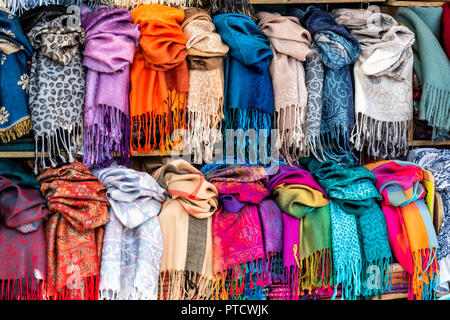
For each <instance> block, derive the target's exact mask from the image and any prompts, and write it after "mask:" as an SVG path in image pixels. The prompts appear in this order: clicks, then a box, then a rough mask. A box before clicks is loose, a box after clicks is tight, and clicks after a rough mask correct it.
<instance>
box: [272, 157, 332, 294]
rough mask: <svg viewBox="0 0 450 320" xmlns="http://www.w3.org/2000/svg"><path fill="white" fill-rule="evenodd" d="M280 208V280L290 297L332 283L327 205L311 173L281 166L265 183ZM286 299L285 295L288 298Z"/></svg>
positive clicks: (324, 196) (328, 210)
mask: <svg viewBox="0 0 450 320" xmlns="http://www.w3.org/2000/svg"><path fill="white" fill-rule="evenodd" d="M267 187H268V188H269V189H270V191H271V193H272V195H273V197H274V198H275V201H276V202H277V204H278V205H279V206H280V208H281V210H282V211H283V221H284V248H283V266H284V272H285V278H287V279H284V283H288V284H289V286H290V287H291V292H292V293H291V298H292V299H298V297H299V294H300V292H301V291H303V290H308V291H310V292H312V291H313V289H316V288H323V289H325V288H328V287H329V286H332V285H333V274H332V270H333V264H332V255H331V219H330V207H329V201H328V200H327V197H326V194H325V192H324V191H323V190H322V188H321V187H320V186H319V184H318V183H317V182H316V181H315V180H314V178H313V177H312V175H311V173H309V172H308V171H306V170H304V169H303V168H301V167H291V166H286V165H281V166H280V167H279V171H278V173H277V174H275V175H274V176H272V177H271V178H270V181H269V184H268V186H267ZM288 299H289V297H288Z"/></svg>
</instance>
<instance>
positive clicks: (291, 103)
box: [257, 11, 312, 163]
mask: <svg viewBox="0 0 450 320" xmlns="http://www.w3.org/2000/svg"><path fill="white" fill-rule="evenodd" d="M257 17H258V19H259V22H258V27H259V29H260V30H261V32H262V33H263V34H264V35H265V36H266V37H267V38H268V39H269V41H270V45H271V47H272V50H273V52H274V57H273V59H272V61H271V63H270V75H271V77H272V85H273V95H274V100H275V128H277V129H278V130H279V139H280V144H281V152H280V153H281V156H282V157H283V158H284V159H285V160H286V161H287V162H288V163H295V162H297V159H298V158H299V157H300V156H305V155H308V152H307V146H306V132H305V131H306V104H307V99H308V91H307V90H306V85H305V70H304V68H303V65H302V62H303V61H305V60H306V58H307V57H308V56H309V55H311V54H312V51H311V49H309V46H310V44H311V36H310V34H309V32H308V31H307V30H306V29H304V28H303V27H302V26H301V25H300V22H299V21H298V18H297V17H286V16H281V15H280V14H279V13H269V12H264V11H261V12H258V13H257Z"/></svg>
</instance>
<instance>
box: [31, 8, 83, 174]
mask: <svg viewBox="0 0 450 320" xmlns="http://www.w3.org/2000/svg"><path fill="white" fill-rule="evenodd" d="M41 10H45V9H41ZM27 35H28V38H29V39H30V42H31V44H32V46H33V48H34V49H35V52H34V54H33V59H32V63H31V73H30V94H29V108H30V114H31V120H32V121H33V131H34V139H35V153H36V158H35V174H38V165H37V163H38V151H41V161H40V164H41V166H42V167H43V168H44V169H46V168H48V167H47V165H46V161H45V157H44V153H45V152H48V156H49V160H50V164H51V166H52V167H56V166H57V165H58V164H60V163H65V162H66V159H65V157H64V156H63V155H62V153H61V150H60V145H62V149H63V151H65V152H66V153H67V155H68V160H69V162H70V163H72V162H73V161H74V159H73V156H72V153H73V152H74V153H75V152H78V151H79V149H80V148H81V146H82V137H83V133H82V129H83V126H82V124H83V116H82V115H83V104H84V95H85V77H84V75H85V72H84V69H83V65H82V56H81V51H80V46H81V45H82V44H83V41H84V31H83V28H82V27H81V23H80V19H79V16H77V15H75V14H64V15H60V16H58V17H56V18H53V19H52V20H45V19H44V17H43V18H42V19H41V20H38V21H36V22H35V24H34V26H33V27H32V28H31V30H30V31H29V32H28V34H27ZM62 97H63V98H62ZM39 145H40V146H39Z"/></svg>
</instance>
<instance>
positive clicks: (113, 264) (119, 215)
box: [94, 163, 166, 300]
mask: <svg viewBox="0 0 450 320" xmlns="http://www.w3.org/2000/svg"><path fill="white" fill-rule="evenodd" d="M94 174H95V175H96V176H97V177H98V178H99V180H100V181H101V182H102V183H103V185H104V186H105V187H106V189H107V192H106V195H107V198H108V200H109V203H110V204H111V209H110V211H109V213H110V220H109V222H108V224H107V225H106V227H105V235H104V237H103V250H102V257H101V268H100V288H99V290H100V292H99V299H119V300H137V299H145V300H156V299H157V298H158V279H159V267H160V265H161V258H162V252H163V244H164V243H163V237H162V233H161V228H160V226H159V221H158V213H159V211H160V209H161V205H162V203H163V202H164V201H165V199H166V192H165V190H164V189H163V188H161V187H160V185H159V184H158V183H157V182H156V180H155V179H154V178H153V177H152V176H150V175H149V174H148V173H146V172H139V171H135V170H133V169H128V168H126V167H123V166H115V165H114V163H113V166H112V167H110V168H105V169H101V170H98V171H95V172H94Z"/></svg>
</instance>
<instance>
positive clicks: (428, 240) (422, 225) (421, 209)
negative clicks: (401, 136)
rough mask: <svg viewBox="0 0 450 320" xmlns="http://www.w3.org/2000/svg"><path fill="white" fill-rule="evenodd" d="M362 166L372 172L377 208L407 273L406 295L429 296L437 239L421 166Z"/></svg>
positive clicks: (381, 163) (436, 268) (435, 275)
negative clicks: (378, 207)
mask: <svg viewBox="0 0 450 320" xmlns="http://www.w3.org/2000/svg"><path fill="white" fill-rule="evenodd" d="M365 167H366V168H368V169H369V170H371V171H372V172H373V173H374V174H375V176H376V179H377V180H376V184H375V185H376V187H377V189H378V191H379V192H380V194H381V195H382V197H383V200H382V203H381V208H382V210H383V213H384V216H385V218H386V224H387V230H388V235H389V243H390V245H391V248H392V252H393V254H394V256H395V258H396V259H397V261H398V262H399V263H400V264H401V265H402V266H403V268H405V270H406V271H407V272H408V273H409V275H410V277H409V278H410V290H409V298H410V299H412V298H416V299H419V300H421V299H433V298H434V290H435V287H436V285H437V280H438V279H437V278H438V275H439V266H438V262H437V256H436V254H437V248H438V242H437V238H436V232H435V230H434V227H433V223H432V220H431V215H430V212H429V210H428V207H427V205H426V204H425V200H424V197H425V188H424V187H423V185H422V183H421V181H422V180H423V173H422V170H421V169H420V167H418V166H416V165H414V164H413V163H410V162H403V161H398V160H395V161H379V162H376V163H371V164H367V165H366V166H365Z"/></svg>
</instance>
